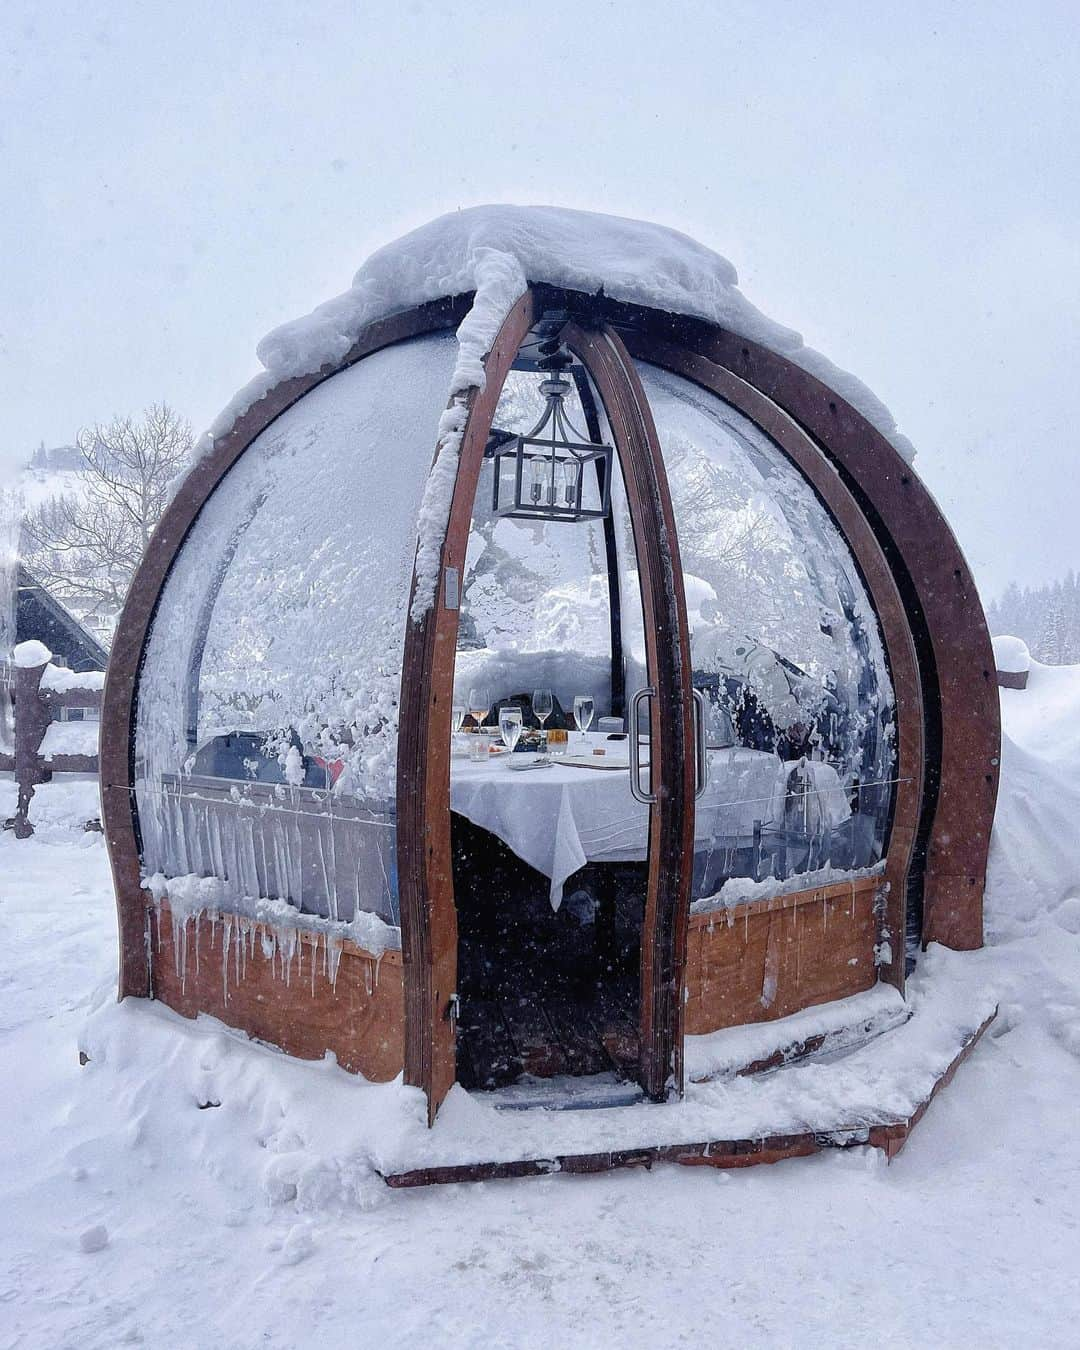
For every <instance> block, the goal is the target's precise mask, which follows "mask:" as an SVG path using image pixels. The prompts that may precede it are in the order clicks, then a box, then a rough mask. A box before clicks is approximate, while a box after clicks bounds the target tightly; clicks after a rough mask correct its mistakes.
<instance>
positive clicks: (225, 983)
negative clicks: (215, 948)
mask: <svg viewBox="0 0 1080 1350" xmlns="http://www.w3.org/2000/svg"><path fill="white" fill-rule="evenodd" d="M231 940H232V919H231V918H230V917H229V916H228V915H226V916H225V917H224V918H223V919H222V921H221V993H222V997H223V998H224V1000H225V1004H226V1006H228V1003H229V943H230V941H231Z"/></svg>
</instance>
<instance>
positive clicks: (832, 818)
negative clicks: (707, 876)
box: [450, 732, 850, 910]
mask: <svg viewBox="0 0 1080 1350" xmlns="http://www.w3.org/2000/svg"><path fill="white" fill-rule="evenodd" d="M459 740H460V741H466V742H467V741H468V737H467V736H466V737H461V738H459ZM596 751H602V752H603V753H602V754H597V753H596ZM642 753H643V754H647V748H646V747H644V746H643V747H642ZM708 756H709V774H708V783H707V785H706V788H705V791H704V793H703V794H702V796H701V798H700V799H699V800H698V801H697V803H696V810H695V814H694V846H695V850H700V849H707V848H739V847H746V846H749V845H750V843H751V842H752V840H753V837H754V832H755V828H756V827H758V826H762V825H768V824H769V823H771V822H777V821H782V820H783V817H784V812H785V804H786V802H787V800H788V795H789V780H790V772H791V770H792V768H793V767H794V766H793V765H792V764H790V763H785V762H783V761H782V760H781V759H780V758H779V756H777V755H775V754H773V753H771V752H768V751H762V750H751V749H747V748H745V747H742V746H729V747H725V748H722V749H712V750H709V751H708ZM537 758H538V757H537V756H535V755H532V754H528V753H527V752H526V753H523V752H518V753H516V754H511V753H510V752H509V751H505V752H503V753H501V754H499V753H496V754H489V755H487V756H486V758H485V759H484V760H483V761H481V762H474V761H473V760H472V759H471V758H470V757H469V755H468V753H467V751H466V752H465V753H462V751H461V750H459V751H458V752H456V753H455V754H454V755H452V757H451V763H450V809H451V811H455V812H457V813H458V814H459V815H462V816H464V817H466V818H467V819H468V820H470V821H472V823H473V824H474V825H477V826H479V827H480V828H481V829H484V830H487V831H489V832H490V833H491V834H494V835H497V836H498V837H499V838H500V839H501V840H502V841H503V842H504V843H505V844H507V845H508V846H509V847H510V848H511V849H512V850H513V851H514V853H516V854H517V856H518V857H519V858H521V859H522V860H523V861H524V862H526V863H528V864H529V866H530V867H533V868H535V869H536V870H537V871H538V872H541V873H543V874H544V875H545V876H546V877H548V878H549V879H550V892H549V894H550V899H551V906H552V908H553V909H555V910H558V908H559V906H560V905H561V903H562V898H563V888H564V886H565V884H566V882H567V880H568V878H570V877H571V876H573V874H574V873H575V872H577V871H578V870H579V869H580V868H582V867H584V866H585V864H586V863H590V862H609V863H613V862H641V861H644V859H645V858H646V856H647V852H648V833H649V807H648V805H647V804H646V803H644V802H640V801H638V800H636V799H635V798H634V797H633V796H632V795H631V792H630V761H629V742H628V741H627V740H625V739H623V740H615V741H612V740H609V739H608V736H607V734H605V733H603V732H589V733H583V734H582V733H575V732H571V733H570V744H569V753H568V755H567V756H566V757H565V758H555V757H549V758H548V760H547V763H546V764H538V765H536V767H524V766H525V764H526V763H527V762H528V761H535V760H536V759H537ZM511 761H518V762H520V764H521V765H522V767H517V766H516V765H515V767H513V768H512V767H511ZM806 767H807V768H808V769H809V772H807V773H806V774H805V775H804V777H805V780H806V781H807V782H808V784H809V787H808V788H807V789H804V790H809V791H810V792H812V793H813V794H814V808H815V813H816V819H817V820H818V821H819V823H820V828H822V829H831V828H835V826H836V825H838V824H840V823H841V822H842V821H843V820H845V819H846V818H847V817H848V816H849V815H850V807H849V806H848V803H847V795H846V793H845V792H844V790H843V788H842V784H841V781H840V778H839V776H838V775H837V773H836V770H835V769H834V768H833V767H832V766H831V765H829V764H825V763H812V764H811V762H809V761H807V762H806ZM642 776H643V777H647V774H646V773H645V763H644V760H643V763H642Z"/></svg>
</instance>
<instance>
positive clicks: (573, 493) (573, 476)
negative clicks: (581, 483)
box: [563, 460, 581, 506]
mask: <svg viewBox="0 0 1080 1350" xmlns="http://www.w3.org/2000/svg"><path fill="white" fill-rule="evenodd" d="M580 472H581V465H580V464H578V463H577V461H576V460H568V461H567V462H566V464H565V465H564V466H563V483H564V488H563V500H564V501H565V502H566V504H567V506H573V505H574V503H575V502H576V500H577V485H578V474H580Z"/></svg>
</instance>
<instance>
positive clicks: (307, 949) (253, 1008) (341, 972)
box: [149, 900, 405, 1083]
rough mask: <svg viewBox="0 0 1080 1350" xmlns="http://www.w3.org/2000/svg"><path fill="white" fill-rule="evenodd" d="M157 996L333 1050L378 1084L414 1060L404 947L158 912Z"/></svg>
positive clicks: (316, 1053) (181, 1009)
mask: <svg viewBox="0 0 1080 1350" xmlns="http://www.w3.org/2000/svg"><path fill="white" fill-rule="evenodd" d="M149 921H150V949H151V950H150V962H151V974H152V980H153V997H154V998H156V999H159V1000H160V1001H161V1002H163V1003H166V1004H168V1006H169V1007H170V1008H172V1009H173V1010H174V1011H176V1012H178V1013H180V1014H181V1015H182V1016H184V1017H195V1016H197V1015H198V1014H199V1013H206V1014H208V1015H209V1016H211V1017H216V1018H218V1020H219V1021H222V1022H224V1023H225V1024H226V1025H227V1026H230V1027H235V1028H236V1029H237V1030H239V1031H243V1032H246V1033H247V1035H249V1036H251V1037H252V1038H253V1039H255V1040H259V1041H265V1042H266V1043H267V1044H269V1045H274V1046H277V1047H278V1048H279V1049H281V1050H284V1051H285V1053H286V1054H289V1055H295V1056H296V1057H297V1058H298V1059H322V1058H323V1056H324V1055H325V1054H326V1052H327V1051H331V1052H332V1053H333V1054H334V1055H335V1056H336V1057H337V1061H338V1063H339V1064H340V1065H341V1067H342V1068H343V1069H347V1070H348V1071H349V1072H350V1073H359V1074H362V1075H363V1076H364V1077H365V1078H366V1079H368V1080H369V1081H371V1082H376V1083H385V1082H389V1081H390V1080H391V1079H393V1078H396V1077H397V1075H398V1074H399V1073H400V1072H401V1070H402V1065H403V1063H404V1058H405V995H404V982H403V978H402V965H401V953H400V952H399V951H387V952H384V953H383V954H382V956H380V957H376V956H374V955H373V954H372V953H371V952H367V951H364V949H363V948H362V947H358V946H357V945H356V944H355V943H353V942H349V941H344V942H340V943H337V944H335V943H334V942H333V941H332V940H331V942H330V944H329V945H328V944H327V941H326V938H325V936H324V935H323V934H320V933H318V932H308V931H305V930H302V929H300V930H292V929H290V930H287V931H285V932H282V931H280V930H275V929H273V928H271V927H270V926H269V925H267V924H263V923H257V922H256V921H255V920H254V919H245V918H241V917H240V916H238V915H235V914H232V915H230V914H217V915H213V914H210V913H208V912H203V913H201V914H198V915H195V916H191V917H189V918H188V919H187V920H186V921H185V922H184V923H180V922H179V921H176V922H174V921H173V917H172V914H171V912H170V910H169V905H168V901H167V900H165V901H162V903H161V904H160V906H155V907H154V908H152V909H151V910H150V911H149Z"/></svg>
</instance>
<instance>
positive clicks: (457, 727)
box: [450, 703, 465, 753]
mask: <svg viewBox="0 0 1080 1350" xmlns="http://www.w3.org/2000/svg"><path fill="white" fill-rule="evenodd" d="M464 721H465V709H464V708H463V707H462V705H461V704H460V703H455V704H454V706H453V707H452V708H451V709H450V749H451V752H452V753H453V752H454V751H456V750H458V749H459V747H460V745H461V742H460V741H459V740H458V737H459V735H460V733H461V724H462V722H464Z"/></svg>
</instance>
